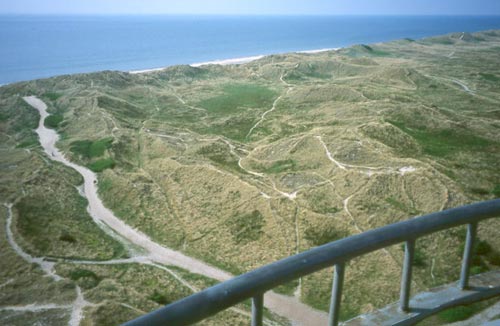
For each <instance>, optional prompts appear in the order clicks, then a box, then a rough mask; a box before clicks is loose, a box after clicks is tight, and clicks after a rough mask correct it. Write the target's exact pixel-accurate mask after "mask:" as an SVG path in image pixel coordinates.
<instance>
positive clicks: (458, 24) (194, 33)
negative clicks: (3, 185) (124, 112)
mask: <svg viewBox="0 0 500 326" xmlns="http://www.w3.org/2000/svg"><path fill="white" fill-rule="evenodd" d="M488 29H500V16H320V17H317V16H316V17H315V16H296V17H290V16H289V17H285V16H281V17H279V16H278V17H276V16H260V17H257V16H242V17H234V16H233V17H230V16H0V84H5V83H12V82H16V81H22V80H30V79H36V78H44V77H50V76H55V75H62V74H70V73H80V72H92V71H99V70H123V71H130V70H141V69H149V68H157V67H165V66H170V65H175V64H190V63H198V62H206V61H213V60H223V59H230V58H240V57H249V56H257V55H266V54H273V53H284V52H292V51H302V50H314V49H324V48H337V47H345V46H349V45H353V44H359V43H373V42H381V41H389V40H393V39H399V38H404V37H410V38H422V37H425V36H432V35H439V34H446V33H450V32H474V31H480V30H488Z"/></svg>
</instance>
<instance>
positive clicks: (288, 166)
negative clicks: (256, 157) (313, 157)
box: [264, 159, 297, 174]
mask: <svg viewBox="0 0 500 326" xmlns="http://www.w3.org/2000/svg"><path fill="white" fill-rule="evenodd" d="M296 169H297V162H296V161H295V160H292V159H288V160H281V161H277V162H274V163H273V164H272V165H271V166H269V167H267V168H265V169H264V172H265V173H270V174H271V173H273V174H274V173H282V172H289V171H295V170H296Z"/></svg>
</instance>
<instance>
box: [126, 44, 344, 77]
mask: <svg viewBox="0 0 500 326" xmlns="http://www.w3.org/2000/svg"><path fill="white" fill-rule="evenodd" d="M340 49H341V48H324V49H315V50H303V51H293V52H282V53H273V54H261V55H254V56H249V57H241V58H232V59H220V60H213V61H206V62H197V63H191V64H189V66H191V67H202V66H207V65H221V66H227V65H240V64H245V63H249V62H252V61H255V60H259V59H262V58H265V57H267V56H270V55H277V54H287V53H299V54H316V53H322V52H328V51H337V50H340ZM173 66H176V65H171V66H164V67H160V68H151V69H141V70H130V71H127V72H128V73H129V74H133V75H136V74H147V73H151V72H156V71H161V70H163V69H166V68H168V67H173Z"/></svg>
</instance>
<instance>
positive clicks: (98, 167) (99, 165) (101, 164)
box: [88, 158, 116, 172]
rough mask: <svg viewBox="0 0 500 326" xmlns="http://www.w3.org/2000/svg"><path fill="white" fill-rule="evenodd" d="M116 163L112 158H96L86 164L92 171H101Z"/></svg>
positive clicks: (112, 166)
mask: <svg viewBox="0 0 500 326" xmlns="http://www.w3.org/2000/svg"><path fill="white" fill-rule="evenodd" d="M115 165H116V162H115V161H114V160H113V159H112V158H105V159H102V160H97V161H95V162H92V163H90V164H89V165H88V167H89V169H91V170H92V171H94V172H102V171H104V170H106V169H113V168H114V167H115Z"/></svg>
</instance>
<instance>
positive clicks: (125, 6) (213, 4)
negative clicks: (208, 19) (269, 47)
mask: <svg viewBox="0 0 500 326" xmlns="http://www.w3.org/2000/svg"><path fill="white" fill-rule="evenodd" d="M0 14H82V15H85V14H193V15H205V14H206V15H301V14H303V15H485V14H486V15H500V0H0Z"/></svg>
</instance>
